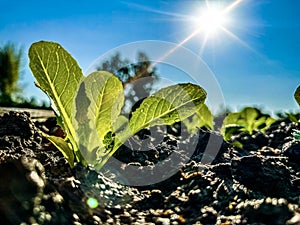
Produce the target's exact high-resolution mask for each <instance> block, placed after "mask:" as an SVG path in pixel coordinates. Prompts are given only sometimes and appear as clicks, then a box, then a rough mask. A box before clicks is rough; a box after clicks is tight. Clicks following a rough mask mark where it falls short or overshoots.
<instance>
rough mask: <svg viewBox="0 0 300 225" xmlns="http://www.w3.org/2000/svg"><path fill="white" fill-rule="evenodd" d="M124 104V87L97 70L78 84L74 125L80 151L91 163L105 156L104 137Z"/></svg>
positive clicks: (113, 78)
mask: <svg viewBox="0 0 300 225" xmlns="http://www.w3.org/2000/svg"><path fill="white" fill-rule="evenodd" d="M123 104H124V93H123V86H122V83H121V81H120V80H119V79H118V78H117V77H116V76H114V75H113V74H111V73H109V72H105V71H97V72H94V73H91V74H90V75H89V76H88V77H86V78H84V79H83V81H82V82H81V84H80V87H79V89H78V93H77V96H76V99H75V105H74V111H75V112H76V114H75V117H74V121H73V124H74V126H75V129H76V141H77V143H78V145H79V147H80V151H81V152H82V155H83V156H84V158H85V160H87V161H88V162H90V163H91V164H94V163H95V162H94V161H95V160H96V161H97V160H99V158H101V157H103V155H105V154H107V152H106V150H107V149H106V148H105V146H107V143H103V142H104V140H105V142H107V134H108V133H111V132H112V130H113V124H114V123H115V121H116V120H117V118H118V116H119V114H120V112H121V108H122V106H123ZM97 158H98V159H97Z"/></svg>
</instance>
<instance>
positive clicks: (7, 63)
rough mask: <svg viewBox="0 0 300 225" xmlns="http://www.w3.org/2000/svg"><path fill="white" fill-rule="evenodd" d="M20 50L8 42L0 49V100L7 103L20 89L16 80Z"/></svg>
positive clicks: (18, 74) (18, 73)
mask: <svg viewBox="0 0 300 225" xmlns="http://www.w3.org/2000/svg"><path fill="white" fill-rule="evenodd" d="M21 57H22V50H21V49H18V48H16V46H15V45H13V44H11V43H8V44H6V45H4V47H2V48H1V49H0V77H1V78H0V102H1V103H4V104H9V103H11V102H12V101H13V96H14V94H15V93H17V92H18V91H19V90H20V87H18V80H19V78H20V67H21Z"/></svg>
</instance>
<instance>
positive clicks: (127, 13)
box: [0, 0, 300, 112]
mask: <svg viewBox="0 0 300 225" xmlns="http://www.w3.org/2000/svg"><path fill="white" fill-rule="evenodd" d="M203 2H204V1H196V0H194V1H192V0H186V1H180V0H172V1H137V0H134V1H131V0H128V1H99V0H98V1H96V0H89V1H68V0H67V1H56V0H53V1H43V2H40V1H36V0H28V1H5V2H1V6H2V9H5V10H2V12H1V14H0V44H1V45H2V44H4V43H6V42H8V41H10V42H13V43H16V44H19V45H20V46H23V47H24V52H25V53H26V54H25V56H24V73H23V77H22V84H23V85H25V87H26V88H25V92H26V95H27V96H36V97H38V98H42V99H44V98H45V96H44V95H43V94H42V93H41V92H40V91H39V90H38V89H37V88H35V86H34V85H33V82H34V78H33V77H32V75H31V72H30V70H29V67H28V59H27V51H28V48H29V47H30V45H31V44H32V43H33V42H36V41H39V40H48V41H55V42H59V43H60V44H61V45H62V46H63V47H64V48H65V49H66V50H67V51H69V52H70V53H71V54H72V55H73V57H74V58H75V59H76V60H77V61H78V63H79V65H80V66H81V68H82V69H83V71H86V70H87V68H88V67H89V66H90V65H91V63H92V62H93V61H94V60H95V59H97V58H98V57H99V56H101V55H103V54H104V53H106V52H108V51H110V50H111V49H114V48H116V47H118V46H120V45H124V44H128V43H132V42H136V41H143V40H160V41H167V42H172V43H175V44H179V43H181V42H182V40H184V39H185V38H186V37H188V36H189V35H190V34H191V33H192V32H193V31H194V30H195V29H197V28H196V25H195V23H193V22H192V18H194V17H196V16H198V15H199V14H200V11H198V8H201V6H203ZM209 2H211V3H212V4H213V3H217V4H219V5H221V6H223V5H224V6H228V5H230V4H233V3H234V2H235V1H230V0H223V1H217V0H215V1H209ZM299 8H300V2H299V1H298V0H290V1H284V0H276V1H271V0H242V1H240V2H239V3H238V4H237V5H236V7H235V8H233V9H232V10H230V12H229V13H228V16H229V17H230V20H229V22H228V23H227V24H226V26H225V25H224V27H225V28H226V29H228V30H229V31H230V32H232V34H234V35H235V36H236V37H237V38H238V39H239V41H238V40H237V39H235V38H232V36H230V35H227V34H226V33H225V32H223V31H221V30H220V31H219V32H218V33H216V34H215V35H214V36H213V37H211V38H208V39H207V42H206V45H205V47H204V48H203V49H202V51H201V52H200V49H201V45H202V44H203V43H204V38H203V34H202V33H200V32H199V34H197V35H195V36H193V37H192V38H191V39H189V40H188V41H186V42H185V43H184V44H183V47H185V48H187V49H189V50H190V51H191V52H193V53H194V54H196V55H198V56H200V57H201V59H202V60H203V62H204V63H206V65H207V66H208V68H209V69H210V70H211V71H212V73H213V74H214V75H215V78H216V80H217V81H218V83H219V85H220V87H221V90H222V93H223V95H224V98H225V104H226V105H227V106H229V107H230V108H231V109H240V108H241V107H243V106H245V105H257V106H260V107H262V108H263V109H265V110H266V111H268V112H270V111H272V110H275V111H278V110H285V111H289V110H298V109H299V106H297V104H296V102H295V100H294V98H293V94H294V91H295V89H296V87H297V86H298V85H300V63H299V62H300V42H299V40H300V13H299V12H298V11H299ZM140 50H143V49H140ZM124 57H126V56H125V55H124ZM178 60H180V59H178ZM168 71H169V72H171V70H163V69H161V71H159V72H164V73H167V72H168ZM173 72H174V71H173ZM164 76H167V77H168V79H173V80H174V81H181V82H184V81H186V82H188V81H189V80H188V78H186V77H185V76H182V77H180V76H181V74H180V73H174V74H173V75H170V74H164ZM208 94H210V93H208Z"/></svg>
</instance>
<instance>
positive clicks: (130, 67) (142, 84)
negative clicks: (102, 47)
mask: <svg viewBox="0 0 300 225" xmlns="http://www.w3.org/2000/svg"><path fill="white" fill-rule="evenodd" d="M136 61H137V62H136V63H132V62H130V60H128V59H126V58H125V59H124V58H122V57H121V55H120V53H116V54H115V55H113V56H112V57H111V58H110V59H108V60H106V61H105V62H103V63H102V64H101V65H99V66H98V67H97V70H100V71H101V70H104V71H108V72H111V73H112V74H114V75H115V76H117V77H118V78H119V79H120V80H121V81H122V83H123V87H124V88H125V90H126V91H125V105H126V106H127V107H126V109H125V108H123V110H124V111H125V112H128V110H129V109H130V108H131V107H132V106H133V105H134V104H135V103H136V102H137V101H138V100H139V99H141V98H145V97H147V96H149V95H150V93H151V91H153V84H154V83H155V82H156V81H157V80H158V76H157V72H156V68H155V66H152V64H151V62H150V60H149V58H148V56H147V55H146V53H144V52H138V53H137V58H136ZM141 78H142V79H141Z"/></svg>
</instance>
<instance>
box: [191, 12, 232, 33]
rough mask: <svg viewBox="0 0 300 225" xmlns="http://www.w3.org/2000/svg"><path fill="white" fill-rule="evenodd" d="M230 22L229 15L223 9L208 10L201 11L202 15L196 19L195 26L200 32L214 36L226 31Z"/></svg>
mask: <svg viewBox="0 0 300 225" xmlns="http://www.w3.org/2000/svg"><path fill="white" fill-rule="evenodd" d="M228 20H229V19H228V15H227V14H225V13H224V12H223V11H222V10H221V9H219V8H207V9H205V10H201V12H200V15H199V16H198V17H196V18H195V21H194V24H195V26H196V27H197V28H198V29H199V32H203V33H204V34H206V35H209V36H212V35H215V34H216V33H217V32H218V31H220V30H222V29H224V27H225V25H226V23H228Z"/></svg>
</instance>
